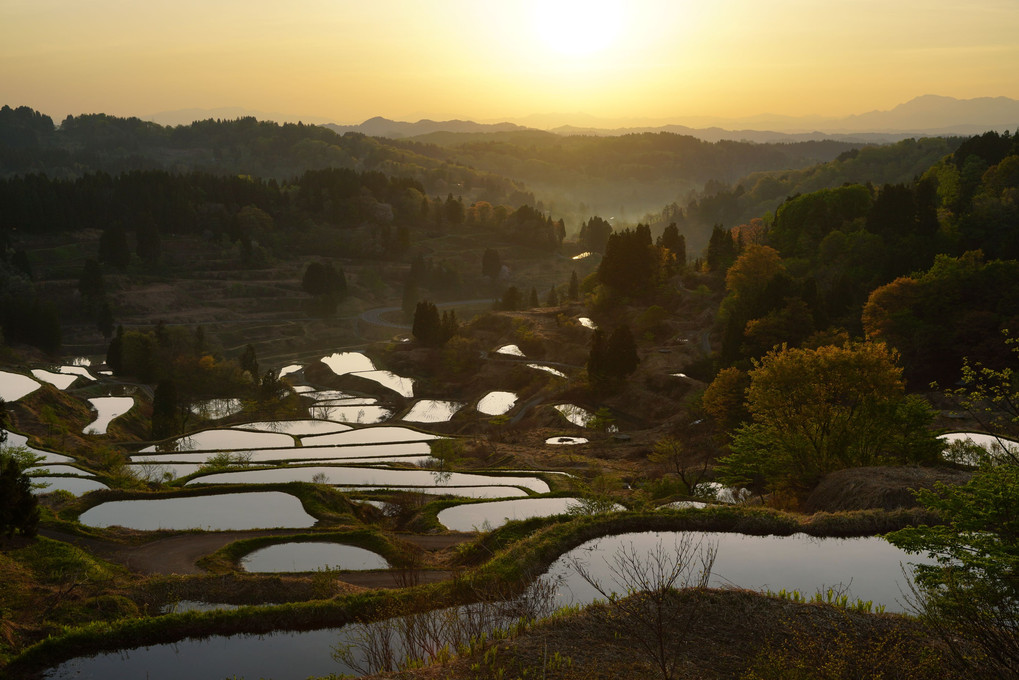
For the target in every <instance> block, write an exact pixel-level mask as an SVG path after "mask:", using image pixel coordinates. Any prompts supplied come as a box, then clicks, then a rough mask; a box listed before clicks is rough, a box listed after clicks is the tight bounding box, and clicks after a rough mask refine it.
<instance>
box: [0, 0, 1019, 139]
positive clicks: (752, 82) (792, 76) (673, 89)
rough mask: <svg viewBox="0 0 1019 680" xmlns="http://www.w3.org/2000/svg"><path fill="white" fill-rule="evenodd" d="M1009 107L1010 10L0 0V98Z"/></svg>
mask: <svg viewBox="0 0 1019 680" xmlns="http://www.w3.org/2000/svg"><path fill="white" fill-rule="evenodd" d="M922 94H940V95H947V96H952V97H958V98H970V97H982V96H1008V97H1013V98H1017V99H1019V1H1017V0H967V1H966V2H961V1H960V2H956V1H954V0H924V2H919V0H771V1H770V2H762V1H761V0H711V1H710V2H709V1H708V0H696V1H695V0H629V1H626V0H586V1H583V2H578V1H576V0H542V1H534V0H520V1H512V0H503V1H501V2H489V1H488V0H431V1H430V2H429V1H426V0H356V1H355V0H290V1H289V2H283V1H280V0H273V1H272V2H268V1H266V0H243V1H241V0H172V1H169V0H0V95H2V96H0V104H9V105H12V106H20V105H27V106H30V107H33V108H36V109H39V110H41V111H43V112H44V113H47V114H49V115H51V116H53V117H54V119H55V120H57V121H59V120H60V119H61V118H63V117H64V116H65V115H67V114H79V113H90V112H105V113H111V114H115V115H120V116H129V115H137V116H145V115H147V114H151V113H155V112H158V111H166V110H175V109H185V108H216V107H224V106H239V107H244V108H247V109H252V110H258V111H265V112H278V113H288V114H297V115H305V116H308V117H316V118H325V119H329V120H332V121H335V122H341V123H351V122H360V121H362V120H364V119H366V118H369V117H371V116H376V115H381V116H385V117H388V118H395V119H399V120H417V119H418V118H425V117H427V118H432V119H436V120H441V119H447V118H454V117H459V118H470V119H473V120H484V121H490V120H507V119H523V118H525V117H526V116H528V115H529V114H536V113H551V112H559V113H571V114H572V113H581V112H582V113H585V114H589V115H592V116H597V117H601V118H616V119H620V118H626V119H655V120H660V121H669V122H680V123H682V122H685V121H687V120H692V119H693V117H695V116H718V117H741V116H751V115H754V114H760V113H776V114H785V115H794V116H802V115H825V116H828V115H838V116H841V115H847V114H852V113H862V112H866V111H870V110H874V109H889V108H892V107H894V106H895V105H897V104H899V103H902V102H905V101H907V100H909V99H911V98H913V97H915V96H918V95H922Z"/></svg>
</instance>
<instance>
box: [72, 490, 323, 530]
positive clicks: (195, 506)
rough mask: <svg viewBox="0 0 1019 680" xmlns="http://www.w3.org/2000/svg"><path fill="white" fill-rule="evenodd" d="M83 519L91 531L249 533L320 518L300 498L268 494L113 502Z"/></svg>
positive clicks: (308, 523)
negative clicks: (201, 530)
mask: <svg viewBox="0 0 1019 680" xmlns="http://www.w3.org/2000/svg"><path fill="white" fill-rule="evenodd" d="M79 521H80V522H81V523H82V524H84V525H85V526H90V527H99V528H102V527H110V526H122V527H125V528H127V529H137V530H139V531H154V530H156V529H173V530H177V531H182V530H186V529H205V530H207V531H246V530H248V529H279V528H303V527H310V526H312V525H314V524H315V522H316V519H315V518H314V517H312V516H311V515H309V514H308V513H307V512H305V510H304V507H303V506H302V505H301V501H299V500H298V499H297V498H296V497H294V496H291V495H290V494H286V493H282V492H279V491H264V492H256V493H227V494H215V495H210V496H184V497H178V498H156V499H146V500H134V501H110V502H108V503H100V504H99V505H97V506H95V507H93V508H90V509H88V510H86V511H85V512H83V513H82V514H81V516H80V517H79Z"/></svg>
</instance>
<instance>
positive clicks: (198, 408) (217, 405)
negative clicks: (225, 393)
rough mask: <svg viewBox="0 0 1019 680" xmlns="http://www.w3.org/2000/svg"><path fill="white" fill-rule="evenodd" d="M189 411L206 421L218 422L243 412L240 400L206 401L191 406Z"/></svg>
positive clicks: (242, 404)
mask: <svg viewBox="0 0 1019 680" xmlns="http://www.w3.org/2000/svg"><path fill="white" fill-rule="evenodd" d="M190 410H191V412H192V413H194V414H195V415H196V416H199V417H201V418H205V419H206V420H219V419H220V418H227V417H229V416H232V415H234V414H235V413H240V412H241V411H243V410H244V403H243V402H242V401H241V400H240V399H206V400H205V401H199V402H196V403H194V404H192V405H191V409H190Z"/></svg>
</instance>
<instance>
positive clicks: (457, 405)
mask: <svg viewBox="0 0 1019 680" xmlns="http://www.w3.org/2000/svg"><path fill="white" fill-rule="evenodd" d="M463 407H464V403H463V402H462V401H441V400H437V399H421V400H420V401H418V402H417V403H415V404H414V405H413V406H412V407H411V409H410V411H408V412H407V415H405V416H404V417H403V419H404V420H406V421H407V422H409V423H445V422H449V420H450V419H451V418H452V417H453V416H454V415H456V412H457V411H459V410H460V409H462V408H463Z"/></svg>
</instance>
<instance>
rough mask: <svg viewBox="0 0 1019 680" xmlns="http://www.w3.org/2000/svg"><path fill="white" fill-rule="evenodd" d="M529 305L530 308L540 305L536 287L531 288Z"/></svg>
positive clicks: (528, 299)
mask: <svg viewBox="0 0 1019 680" xmlns="http://www.w3.org/2000/svg"><path fill="white" fill-rule="evenodd" d="M527 306H528V308H530V309H534V308H535V307H537V306H538V290H537V289H536V288H534V287H532V288H531V294H530V296H528V298H527Z"/></svg>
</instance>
